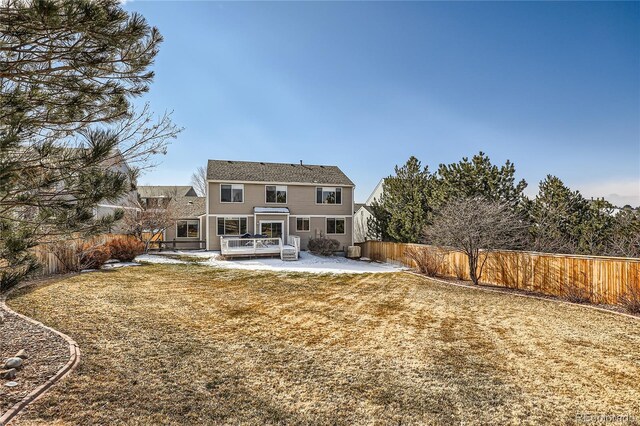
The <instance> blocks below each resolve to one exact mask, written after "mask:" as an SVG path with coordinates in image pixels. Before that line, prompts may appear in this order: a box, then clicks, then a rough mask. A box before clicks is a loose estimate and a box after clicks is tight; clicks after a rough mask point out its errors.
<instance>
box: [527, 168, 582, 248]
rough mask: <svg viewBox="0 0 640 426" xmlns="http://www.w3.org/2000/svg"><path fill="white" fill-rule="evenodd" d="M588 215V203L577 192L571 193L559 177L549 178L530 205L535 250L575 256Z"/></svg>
mask: <svg viewBox="0 0 640 426" xmlns="http://www.w3.org/2000/svg"><path fill="white" fill-rule="evenodd" d="M588 215H589V203H588V201H587V200H585V199H584V197H582V195H581V194H580V193H579V192H578V191H571V189H569V188H568V187H567V186H566V185H565V184H564V183H563V182H562V181H561V180H560V179H559V178H557V177H556V176H552V175H547V177H546V178H545V179H544V180H543V181H541V182H540V189H539V192H538V195H536V198H535V199H534V200H533V201H532V202H531V204H530V206H529V218H530V221H531V224H532V225H531V235H532V249H533V250H535V251H544V252H551V253H576V252H577V251H578V248H579V246H580V240H581V232H582V230H581V227H582V225H583V224H584V223H585V222H586V221H587V219H588Z"/></svg>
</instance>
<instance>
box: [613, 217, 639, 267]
mask: <svg viewBox="0 0 640 426" xmlns="http://www.w3.org/2000/svg"><path fill="white" fill-rule="evenodd" d="M607 254H608V255H611V256H622V257H640V209H633V208H631V206H625V207H623V208H622V210H620V211H619V212H618V214H616V215H615V216H614V223H613V230H612V237H611V243H610V245H609V248H608V250H607Z"/></svg>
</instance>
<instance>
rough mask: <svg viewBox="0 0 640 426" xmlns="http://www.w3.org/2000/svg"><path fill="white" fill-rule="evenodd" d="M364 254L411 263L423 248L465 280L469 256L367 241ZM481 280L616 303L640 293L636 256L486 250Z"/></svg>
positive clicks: (444, 271) (441, 269)
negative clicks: (410, 253) (411, 253)
mask: <svg viewBox="0 0 640 426" xmlns="http://www.w3.org/2000/svg"><path fill="white" fill-rule="evenodd" d="M359 245H360V246H361V247H362V256H363V257H368V258H370V259H373V260H377V261H381V262H395V263H401V264H403V265H405V266H408V267H415V266H416V263H415V262H414V261H413V260H411V259H410V258H409V257H407V249H408V248H411V249H412V250H421V251H425V252H426V254H427V255H428V256H431V258H432V259H433V260H434V261H435V262H437V263H438V274H439V275H441V276H443V277H452V278H459V279H465V280H468V279H470V278H469V264H468V260H467V256H466V255H465V254H464V253H463V252H460V251H456V250H448V249H443V248H439V247H434V246H427V245H422V244H403V243H389V242H381V241H367V242H365V243H360V244H359ZM484 256H486V259H487V261H486V265H485V267H484V270H483V271H482V275H481V276H480V281H481V282H483V283H486V284H492V285H496V286H501V287H508V288H515V289H520V290H526V291H534V292H538V293H543V294H547V295H552V296H568V295H571V294H576V293H578V294H581V295H585V296H587V297H588V298H589V300H590V301H592V302H595V303H619V301H620V297H621V296H623V295H625V294H627V293H628V292H630V291H633V289H635V291H640V259H634V258H619V257H600V256H581V255H563V254H549V253H536V252H523V251H500V252H490V253H484Z"/></svg>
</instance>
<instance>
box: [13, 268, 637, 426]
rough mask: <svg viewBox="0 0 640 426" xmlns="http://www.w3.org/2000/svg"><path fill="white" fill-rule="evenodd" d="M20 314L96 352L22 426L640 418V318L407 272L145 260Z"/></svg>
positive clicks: (49, 294)
mask: <svg viewBox="0 0 640 426" xmlns="http://www.w3.org/2000/svg"><path fill="white" fill-rule="evenodd" d="M9 304H10V305H11V306H12V307H13V308H14V309H16V310H17V311H19V312H22V313H25V314H27V315H29V316H31V317H34V318H36V319H38V320H40V321H43V322H44V323H45V324H48V325H51V326H53V327H55V328H57V329H58V330H60V331H62V332H64V333H67V334H68V335H70V336H72V337H73V338H74V339H76V341H77V342H78V343H79V345H80V348H81V350H82V354H83V359H82V362H81V364H80V366H79V369H78V370H76V371H75V372H74V373H73V374H72V375H71V376H70V377H69V378H68V379H66V380H65V381H63V382H61V383H60V384H58V385H56V386H55V387H54V388H53V389H52V390H51V392H50V393H48V394H47V395H46V396H45V397H44V398H42V399H41V400H39V401H38V402H37V403H36V404H35V405H34V406H33V407H32V408H31V409H30V410H28V411H27V412H26V413H25V414H24V416H23V417H21V420H20V421H19V422H18V424H28V425H30V424H51V423H55V424H129V425H140V424H164V425H167V424H175V425H184V424H443V425H444V424H446V425H449V424H461V423H464V424H540V423H547V424H573V423H575V416H576V414H577V413H619V414H631V415H635V416H636V419H638V418H640V382H639V381H638V377H640V351H638V347H640V325H639V323H638V321H636V320H632V319H628V318H624V317H620V316H614V315H612V314H607V313H603V312H597V311H592V310H588V309H584V308H582V307H579V306H570V305H564V304H557V303H553V302H549V301H543V300H533V299H524V298H520V297H515V296H511V295H505V294H495V293H488V292H482V291H479V290H475V289H467V288H460V287H454V286H448V285H446V284H440V283H434V282H429V281H427V280H426V279H423V278H420V277H416V276H414V275H410V274H401V273H398V274H377V275H371V274H369V275H308V274H301V273H294V274H291V273H290V274H286V273H280V274H278V273H271V272H255V271H239V270H212V269H210V268H203V267H199V266H196V265H146V266H141V267H137V268H123V269H120V270H115V271H110V272H108V273H96V274H83V275H79V276H75V277H72V278H67V279H65V280H62V281H59V282H55V283H52V284H48V285H46V286H41V287H38V288H35V289H32V290H28V291H26V292H23V293H20V294H17V295H16V296H14V298H13V299H12V300H10V301H9ZM65 305H67V309H62V307H63V306H65Z"/></svg>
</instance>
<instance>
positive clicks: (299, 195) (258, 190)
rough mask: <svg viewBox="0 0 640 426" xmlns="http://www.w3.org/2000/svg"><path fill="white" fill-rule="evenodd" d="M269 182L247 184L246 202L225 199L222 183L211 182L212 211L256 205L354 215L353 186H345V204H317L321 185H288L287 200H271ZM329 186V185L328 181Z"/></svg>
mask: <svg viewBox="0 0 640 426" xmlns="http://www.w3.org/2000/svg"><path fill="white" fill-rule="evenodd" d="M265 186H266V184H254V183H251V184H245V185H244V202H243V203H221V202H220V183H215V182H209V194H210V195H209V213H210V214H245V215H247V214H253V208H254V207H288V208H289V211H290V212H291V214H298V215H303V214H308V215H311V214H313V215H320V214H326V215H341V214H343V215H349V216H350V215H351V210H352V208H353V188H351V187H341V188H342V204H341V205H332V204H316V187H317V185H304V186H303V185H287V203H286V204H276V203H267V202H266V200H265V198H266V197H265V194H266V190H265ZM325 186H326V185H325Z"/></svg>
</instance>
